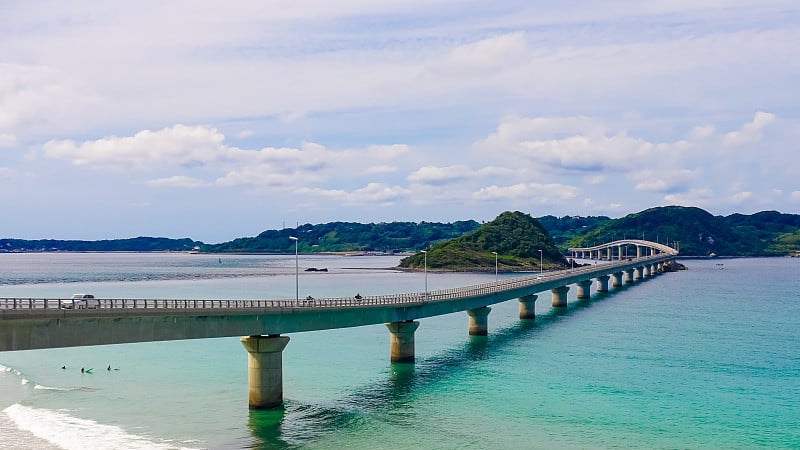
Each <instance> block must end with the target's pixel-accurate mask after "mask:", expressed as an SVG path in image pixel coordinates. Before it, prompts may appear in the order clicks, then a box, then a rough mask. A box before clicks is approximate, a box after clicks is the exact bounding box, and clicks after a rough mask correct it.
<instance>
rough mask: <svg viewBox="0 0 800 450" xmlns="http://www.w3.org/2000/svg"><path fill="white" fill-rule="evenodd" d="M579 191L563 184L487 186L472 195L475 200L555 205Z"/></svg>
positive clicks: (574, 195)
mask: <svg viewBox="0 0 800 450" xmlns="http://www.w3.org/2000/svg"><path fill="white" fill-rule="evenodd" d="M578 192H579V190H578V189H577V188H575V187H573V186H566V185H563V184H537V183H520V184H515V185H511V186H496V185H493V186H487V187H484V188H481V189H480V190H479V191H477V192H475V193H473V194H472V196H473V198H475V199H477V200H504V199H508V200H513V199H525V200H530V201H531V202H532V203H543V204H547V203H557V202H560V201H564V200H571V199H573V198H575V197H576V196H577V195H578Z"/></svg>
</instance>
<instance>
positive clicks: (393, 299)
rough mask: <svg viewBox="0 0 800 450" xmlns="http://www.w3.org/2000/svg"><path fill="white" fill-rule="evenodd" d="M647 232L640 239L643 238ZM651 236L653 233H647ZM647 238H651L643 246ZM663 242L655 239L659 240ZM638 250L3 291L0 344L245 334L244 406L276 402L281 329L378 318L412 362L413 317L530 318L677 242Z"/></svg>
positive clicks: (475, 325)
mask: <svg viewBox="0 0 800 450" xmlns="http://www.w3.org/2000/svg"><path fill="white" fill-rule="evenodd" d="M643 242H646V241H643ZM651 244H653V243H651ZM650 248H654V247H650ZM656 251H661V249H659V250H656ZM651 253H653V254H651V255H648V256H640V257H637V258H630V259H625V260H616V261H610V262H607V263H602V264H594V265H589V266H582V267H578V268H574V269H571V270H561V271H555V272H545V273H538V274H531V275H525V276H519V277H514V278H504V279H500V280H498V281H496V282H491V283H484V284H479V285H474V286H467V287H459V288H452V289H442V290H435V291H430V292H428V293H425V292H415V293H402V294H394V295H377V296H364V297H362V298H360V299H356V298H321V299H313V300H300V301H299V303H296V302H295V300H294V299H292V300H285V299H284V300H176V299H99V305H100V306H99V308H97V309H63V308H61V306H62V305H64V304H65V302H66V301H67V300H66V299H45V298H40V299H36V298H0V351H14V350H31V349H43V348H56V347H72V346H86V345H104V344H121V343H132V342H149V341H166V340H181V339H200V338H214V337H228V336H243V335H244V336H245V337H242V338H241V341H242V344H243V345H244V347H245V349H247V351H248V354H249V356H248V371H249V373H248V382H249V385H250V407H251V408H271V407H276V406H280V405H281V404H282V401H283V390H282V351H283V349H284V348H285V346H286V344H287V343H288V341H289V338H288V337H287V336H281V335H282V334H285V333H295V332H302V331H314V330H324V329H333V328H347V327H357V326H363V325H373V324H379V323H385V324H386V326H387V327H388V328H389V332H390V347H391V348H390V354H391V360H392V362H413V360H414V332H415V331H416V329H417V327H418V326H419V322H418V321H416V319H421V318H426V317H432V316H438V315H443V314H450V313H454V312H458V311H466V312H467V314H468V316H469V334H470V335H485V334H486V333H487V329H488V314H489V311H490V310H491V308H489V307H488V306H489V305H493V304H496V303H501V302H504V301H508V300H512V299H519V302H520V303H519V312H520V318H521V319H533V318H534V305H535V301H536V299H537V295H535V294H536V293H538V292H545V291H547V290H550V291H551V292H552V304H553V306H554V307H565V306H567V291H568V290H569V285H571V284H576V285H577V290H578V298H589V295H590V294H589V291H590V287H591V284H592V279H596V280H597V291H598V292H604V291H608V281H609V279H610V278H612V279H613V285H614V286H621V285H622V284H623V276H624V281H625V283H633V282H635V281H636V280H639V279H643V278H644V277H646V276H652V275H656V274H657V273H659V272H660V269H661V265H662V264H663V263H665V262H667V261H671V260H674V259H675V257H676V255H677V252H676V251H674V250H672V249H669V251H664V252H662V253H655V251H653V252H651Z"/></svg>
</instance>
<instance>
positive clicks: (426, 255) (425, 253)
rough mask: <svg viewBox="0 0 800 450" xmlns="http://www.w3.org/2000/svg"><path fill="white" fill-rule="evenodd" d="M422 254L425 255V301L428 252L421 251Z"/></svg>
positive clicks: (426, 297)
mask: <svg viewBox="0 0 800 450" xmlns="http://www.w3.org/2000/svg"><path fill="white" fill-rule="evenodd" d="M422 254H423V255H425V299H426V300H427V299H428V251H427V250H422Z"/></svg>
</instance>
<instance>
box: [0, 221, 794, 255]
mask: <svg viewBox="0 0 800 450" xmlns="http://www.w3.org/2000/svg"><path fill="white" fill-rule="evenodd" d="M289 236H296V237H298V238H299V239H300V240H299V241H298V244H299V250H300V251H301V252H303V253H315V252H320V253H321V252H409V251H413V252H418V251H419V250H421V249H429V253H428V267H429V268H432V269H452V270H456V269H457V270H475V269H478V268H483V269H486V268H493V267H494V255H493V254H492V253H491V252H493V251H496V252H498V254H499V265H500V267H501V268H502V269H503V270H530V269H538V267H539V266H538V263H539V261H538V258H539V252H538V250H539V249H542V250H543V252H542V253H543V256H544V260H545V267H556V266H559V265H563V264H565V261H564V260H563V258H562V257H561V254H563V253H566V251H567V249H568V248H570V247H588V246H592V245H597V244H602V243H606V242H610V241H615V240H619V239H624V238H631V239H641V238H642V237H644V238H645V239H646V240H650V241H658V242H661V243H664V244H667V243H668V244H670V245H676V246H678V247H679V249H680V252H681V255H684V256H708V255H710V254H712V253H713V254H716V255H718V256H783V255H790V254H793V253H796V252H800V215H797V214H783V213H779V212H777V211H763V212H759V213H756V214H752V215H744V214H732V215H730V216H725V217H723V216H714V215H711V214H709V213H708V212H707V211H704V210H702V209H700V208H693V207H682V206H666V207H658V208H650V209H647V210H645V211H641V212H638V213H634V214H629V215H627V216H625V217H622V218H619V219H610V218H608V217H603V216H591V217H571V216H565V217H561V218H557V217H554V216H544V217H541V218H539V219H534V218H532V217H530V216H529V215H527V214H523V213H520V212H504V213H502V214H500V215H499V216H498V217H497V218H496V219H495V220H493V221H492V222H489V223H486V224H484V225H480V224H479V223H478V222H476V221H474V220H468V221H459V222H454V223H435V222H420V223H415V222H391V223H378V224H374V223H369V224H361V223H353V222H331V223H325V224H319V225H311V224H306V225H302V226H299V227H297V228H292V229H289V228H287V229H283V230H268V231H264V232H263V233H261V234H259V235H258V236H256V237H244V238H239V239H235V240H233V241H229V242H223V243H220V244H204V243H202V242H199V241H193V240H191V239H188V238H185V239H168V238H153V237H137V238H132V239H112V240H100V241H75V240H70V241H64V240H53V239H45V240H22V239H0V252H47V251H73V252H89V251H95V252H108V251H135V252H143V251H190V250H194V249H199V250H200V251H201V252H210V253H224V252H237V253H248V252H249V253H293V252H294V242H293V241H291V240H289ZM451 240H452V242H451ZM421 258H422V255H421V254H420V255H415V256H412V257H410V258H408V259H407V260H404V262H403V264H405V267H418V265H421V264H422V259H421Z"/></svg>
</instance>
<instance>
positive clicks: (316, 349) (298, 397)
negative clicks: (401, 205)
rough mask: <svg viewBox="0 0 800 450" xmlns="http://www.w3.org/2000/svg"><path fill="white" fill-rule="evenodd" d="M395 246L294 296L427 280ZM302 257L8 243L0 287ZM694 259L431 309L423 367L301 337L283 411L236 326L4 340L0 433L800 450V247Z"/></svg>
mask: <svg viewBox="0 0 800 450" xmlns="http://www.w3.org/2000/svg"><path fill="white" fill-rule="evenodd" d="M397 261H398V258H396V257H334V256H327V257H326V256H321V257H313V258H312V257H303V256H301V257H300V267H301V270H302V269H303V268H304V267H312V266H313V267H328V268H329V272H328V273H303V272H301V273H300V280H299V283H300V295H301V296H303V297H304V296H305V295H308V294H311V295H314V296H317V297H322V296H338V295H342V296H345V295H353V294H354V293H355V292H360V293H362V294H365V295H366V294H380V293H387V292H393V291H398V292H399V291H421V290H423V286H424V276H423V275H422V274H419V273H404V272H395V271H390V270H383V268H385V267H391V266H394V265H395V264H396V263H397ZM294 262H295V261H294V257H293V256H291V257H285V256H240V257H233V256H231V257H225V256H223V257H222V259H221V260H220V259H219V258H218V257H216V256H215V257H210V256H205V255H188V254H158V255H147V254H51V255H46V254H21V255H20V254H0V297H4V296H37V297H41V296H47V297H50V296H61V297H66V296H68V295H70V294H72V293H74V292H89V293H93V294H95V295H98V296H101V297H140V298H141V297H149V298H153V297H157V298H184V297H196V298H293V297H294V290H295V284H294V283H295V279H294ZM683 262H684V263H685V264H686V265H687V266H688V267H689V270H687V271H683V272H678V273H671V274H666V275H662V276H659V277H655V278H652V279H647V280H646V281H644V282H641V283H637V284H635V285H633V286H630V287H624V288H622V289H618V290H612V292H611V293H609V294H605V295H595V293H594V292H593V297H592V299H591V300H589V301H576V300H575V298H574V295H575V294H574V290H575V289H574V288H573V289H571V291H570V296H569V302H570V304H569V307H568V308H566V310H553V309H551V308H550V306H549V303H550V298H549V293H547V294H546V295H545V294H542V295H540V300H539V301H538V302H537V305H536V310H537V315H538V317H537V318H536V320H535V321H533V322H530V321H524V322H523V321H519V320H518V319H517V308H518V306H517V303H516V302H514V301H511V302H506V303H503V304H499V305H494V306H492V313H491V314H490V316H489V325H490V330H489V336H488V337H485V338H478V337H469V336H468V335H467V317H466V314H465V313H459V314H452V315H447V316H442V317H437V318H430V319H423V320H421V325H420V328H419V329H418V331H417V333H416V351H417V363H416V364H415V365H392V364H390V363H389V337H388V332H387V330H386V328H385V327H384V326H383V325H378V326H369V327H361V328H353V329H343V330H331V331H320V332H312V333H297V334H292V335H290V337H291V341H290V342H289V345H288V346H287V348H286V350H285V351H284V354H283V359H284V396H285V408H284V409H283V410H281V411H267V412H264V411H255V412H251V411H249V410H248V409H247V373H246V368H247V361H246V352H245V351H244V349H243V348H242V346H241V344H240V343H239V341H238V338H221V339H206V340H195V341H175V342H156V343H142V344H126V345H110V346H98V347H82V348H71V349H50V350H37V351H25V352H6V353H0V364H2V367H0V411H2V412H0V448H82V449H86V448H224V449H239V448H265V449H272V448H310V449H334V448H363V449H374V448H437V449H439V448H442V449H447V448H459V449H461V448H467V449H469V448H473V449H485V448H509V449H516V448H521V449H523V448H757V447H760V448H800V347H798V334H800V260H798V259H796V258H795V259H790V258H777V259H734V260H720V261H708V260H687V261H683ZM720 263H722V264H724V265H723V266H718V265H717V264H720ZM720 267H724V269H723V270H720ZM501 276H502V275H501ZM493 279H494V274H493V273H491V274H489V273H487V274H433V273H429V274H428V284H429V286H430V288H431V289H439V288H444V287H451V286H457V285H468V284H476V283H483V282H487V281H491V280H493ZM109 364H110V365H111V366H112V370H111V371H108V370H106V367H107V366H108V365H109ZM62 365H67V369H64V370H62V369H61V366H62ZM81 367H85V368H89V367H91V368H93V371H92V373H91V374H86V373H84V374H81V372H80V368H81ZM116 369H118V370H116Z"/></svg>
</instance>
